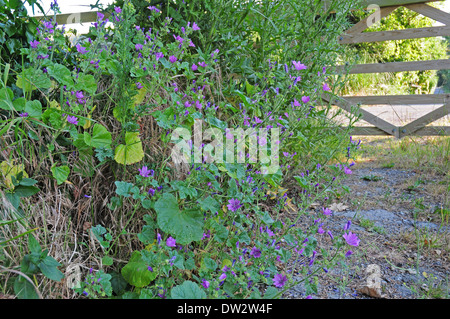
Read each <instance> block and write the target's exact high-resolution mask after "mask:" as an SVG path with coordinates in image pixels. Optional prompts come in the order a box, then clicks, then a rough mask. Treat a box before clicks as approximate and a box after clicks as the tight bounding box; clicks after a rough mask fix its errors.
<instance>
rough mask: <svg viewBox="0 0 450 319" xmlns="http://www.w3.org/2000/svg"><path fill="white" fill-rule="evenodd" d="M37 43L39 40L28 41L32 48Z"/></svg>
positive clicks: (35, 46)
mask: <svg viewBox="0 0 450 319" xmlns="http://www.w3.org/2000/svg"><path fill="white" fill-rule="evenodd" d="M39 44H40V42H39V41H37V40H33V41H30V45H31V47H32V48H33V49H36V48H37V46H38V45H39Z"/></svg>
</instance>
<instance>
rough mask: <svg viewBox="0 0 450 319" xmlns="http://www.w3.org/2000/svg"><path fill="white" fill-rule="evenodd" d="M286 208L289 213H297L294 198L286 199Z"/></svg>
mask: <svg viewBox="0 0 450 319" xmlns="http://www.w3.org/2000/svg"><path fill="white" fill-rule="evenodd" d="M284 209H285V210H286V212H287V213H289V214H295V213H296V212H297V206H295V205H294V204H293V203H292V198H288V199H287V200H286V205H285V206H284Z"/></svg>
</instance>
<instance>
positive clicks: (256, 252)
mask: <svg viewBox="0 0 450 319" xmlns="http://www.w3.org/2000/svg"><path fill="white" fill-rule="evenodd" d="M250 255H251V256H253V257H255V258H259V257H261V250H259V249H258V248H256V247H253V248H252V251H251V252H250Z"/></svg>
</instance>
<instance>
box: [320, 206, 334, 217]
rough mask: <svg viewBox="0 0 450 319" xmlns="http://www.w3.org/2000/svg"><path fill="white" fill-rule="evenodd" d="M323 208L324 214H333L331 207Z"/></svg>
mask: <svg viewBox="0 0 450 319" xmlns="http://www.w3.org/2000/svg"><path fill="white" fill-rule="evenodd" d="M322 210H323V214H324V215H327V216H329V215H331V214H332V213H333V212H332V211H331V209H329V208H322Z"/></svg>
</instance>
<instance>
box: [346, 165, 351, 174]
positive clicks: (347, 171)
mask: <svg viewBox="0 0 450 319" xmlns="http://www.w3.org/2000/svg"><path fill="white" fill-rule="evenodd" d="M344 173H345V174H347V175H350V174H351V173H352V170H351V169H350V168H348V167H347V166H345V167H344Z"/></svg>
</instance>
